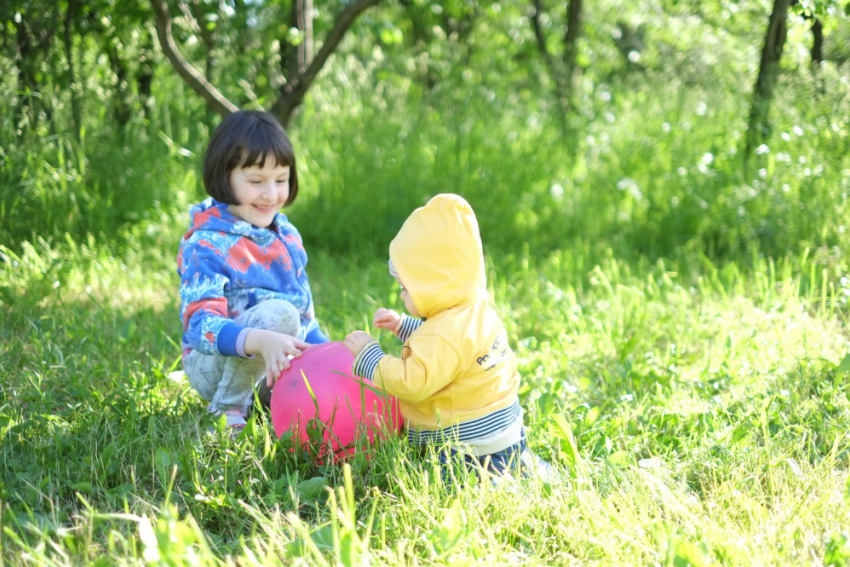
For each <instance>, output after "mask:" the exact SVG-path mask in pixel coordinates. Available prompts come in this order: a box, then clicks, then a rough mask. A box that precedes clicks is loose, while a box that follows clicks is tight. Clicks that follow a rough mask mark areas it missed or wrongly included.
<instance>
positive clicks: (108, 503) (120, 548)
mask: <svg viewBox="0 0 850 567" xmlns="http://www.w3.org/2000/svg"><path fill="white" fill-rule="evenodd" d="M50 250H52V249H47V248H44V247H42V248H41V249H39V248H38V247H36V248H32V249H31V251H30V252H29V254H28V255H25V254H24V255H20V256H19V257H13V256H11V255H10V253H9V252H8V251H5V254H6V258H5V259H4V262H3V264H2V269H3V271H2V273H0V274H2V275H0V286H2V287H0V289H2V293H3V295H2V298H3V305H2V310H0V317H2V325H1V326H0V328H2V331H0V332H1V333H2V353H0V388H2V397H0V399H2V407H0V435H1V436H2V437H0V439H2V448H0V500H2V523H3V533H2V539H0V542H1V543H2V557H3V561H4V562H5V563H6V564H9V565H31V564H39V565H40V564H45V565H80V564H83V565H88V564H98V565H107V564H109V565H112V564H161V565H198V564H199V565H207V564H237V563H238V564H240V565H275V564H304V565H333V564H338V563H341V564H344V565H366V564H371V565H439V564H451V565H465V564H477V563H481V564H506V565H508V564H509V565H579V564H582V565H585V564H598V565H611V564H634V565H686V564H688V563H690V564H691V565H695V566H696V565H709V564H715V565H717V564H723V565H778V564H783V565H823V564H837V565H841V564H846V562H847V561H848V558H850V543H848V537H850V536H848V528H847V526H848V525H850V493H848V490H850V485H848V483H847V464H848V423H850V402H848V398H847V380H846V372H847V370H848V364H850V360H848V363H845V364H841V362H842V360H843V357H844V355H845V354H846V352H847V350H848V348H847V347H848V335H847V332H846V330H845V329H844V326H843V321H844V320H843V317H844V307H843V304H842V303H841V301H840V299H841V297H843V295H842V292H841V290H837V291H836V292H835V293H834V294H833V295H830V297H829V298H827V300H823V297H822V295H821V291H822V290H821V287H820V285H818V284H817V283H816V282H815V285H812V283H813V281H814V280H813V279H812V278H811V276H812V275H813V274H815V273H816V271H814V270H812V265H811V261H809V260H807V259H805V258H797V259H791V260H789V261H787V262H780V263H777V264H776V265H772V266H771V265H768V264H766V263H765V264H763V265H762V266H760V267H757V268H756V270H755V271H754V272H753V271H751V272H750V274H749V275H744V274H743V273H742V272H741V271H739V269H738V268H737V267H735V266H734V265H729V266H727V267H725V268H723V269H719V270H718V269H715V268H714V267H712V266H710V265H708V264H707V263H704V262H703V263H698V262H697V261H694V262H693V263H691V264H689V263H687V262H684V261H683V262H681V264H682V265H679V266H672V265H670V264H669V263H668V265H664V264H663V263H660V262H659V263H657V264H654V265H649V264H646V263H641V262H638V263H637V264H635V265H633V266H632V267H631V268H629V267H628V266H627V265H625V264H624V263H622V262H618V261H616V260H614V259H608V260H605V261H602V262H600V265H599V266H598V267H596V268H593V269H592V270H590V271H589V272H587V273H574V271H571V270H569V269H567V267H566V266H567V265H569V264H570V262H571V261H570V259H569V258H568V254H567V253H562V254H554V255H551V256H549V257H547V258H545V259H539V260H537V259H534V258H528V257H525V258H522V257H520V258H515V257H498V256H497V257H492V256H491V257H490V258H488V267H489V270H490V287H491V291H492V294H493V297H494V301H495V304H496V306H497V308H498V310H499V311H500V313H501V314H502V315H503V317H504V318H505V319H506V321H508V323H509V331H510V333H511V334H512V336H513V346H514V348H515V350H516V352H517V355H518V357H519V360H520V362H521V371H522V374H523V380H524V383H523V387H522V390H521V396H522V401H523V406H524V408H525V411H526V421H527V424H528V426H529V431H530V437H531V445H532V447H533V448H534V449H535V451H537V452H538V453H539V454H540V455H541V456H543V457H544V458H546V459H548V460H550V461H551V462H553V463H555V464H556V466H557V467H558V468H559V470H560V471H561V472H562V474H563V477H564V480H563V482H561V483H557V482H556V483H552V484H546V483H543V482H541V481H539V480H536V479H531V480H525V481H523V480H507V481H504V482H501V483H499V484H497V485H492V484H490V483H483V484H480V483H476V482H474V481H473V480H471V479H467V483H466V485H465V486H464V487H463V488H462V489H455V490H446V488H445V487H443V486H441V485H440V483H439V481H438V480H436V477H435V476H434V474H433V471H432V470H431V467H430V465H429V464H428V462H427V460H426V461H422V460H421V459H420V458H419V457H418V456H417V455H415V454H414V453H413V452H412V451H411V450H409V449H408V448H407V447H406V445H405V443H403V442H392V443H388V444H386V445H383V446H380V447H378V448H376V449H375V451H374V453H373V454H371V455H370V456H369V459H366V458H365V456H363V455H361V456H359V457H358V458H355V459H352V460H351V461H350V462H349V463H348V466H347V467H345V468H343V467H340V466H327V465H326V466H317V465H315V464H313V462H312V460H310V459H309V458H305V457H304V456H303V455H300V454H298V453H292V452H290V451H288V450H287V449H286V447H285V446H284V445H281V444H278V443H276V442H275V438H274V435H273V433H272V432H271V428H270V425H269V424H267V423H265V421H264V420H263V419H262V418H260V419H258V420H257V421H255V422H253V425H252V427H251V428H249V430H248V433H246V434H245V435H244V436H243V437H242V438H241V439H239V440H236V441H230V440H229V439H228V437H227V435H226V434H225V433H224V432H223V431H221V430H220V428H219V429H218V430H215V428H213V429H214V431H215V432H213V433H211V432H210V426H211V425H213V426H214V425H215V424H214V423H213V422H212V420H211V419H210V418H209V417H208V416H207V415H206V412H205V409H204V403H203V402H202V400H200V398H199V397H198V396H197V395H196V394H194V393H193V392H192V391H191V390H190V389H189V388H188V387H187V386H186V385H185V384H184V383H182V382H180V381H175V380H173V379H170V378H169V376H172V378H173V377H174V376H175V375H174V374H172V372H173V371H175V370H179V361H178V357H179V347H178V344H177V343H178V342H179V335H180V324H179V319H178V316H177V312H176V309H177V305H176V301H175V290H176V286H177V281H176V275H175V274H174V272H173V269H172V266H171V261H172V259H171V258H170V257H169V255H168V254H167V253H165V254H161V253H160V252H156V251H155V250H168V247H167V246H163V247H161V248H150V249H148V248H146V247H143V246H138V247H136V248H135V251H133V250H134V249H133V247H132V246H131V247H130V251H129V252H124V253H122V254H116V256H115V257H112V256H109V254H108V253H107V252H105V251H103V250H101V251H100V252H95V251H94V248H90V247H88V246H86V245H81V244H77V246H76V249H75V250H74V251H70V250H68V249H67V248H66V249H65V250H64V252H63V253H62V254H59V253H58V252H57V251H56V250H54V251H53V253H54V256H55V258H54V260H51V252H50ZM39 262H43V264H39ZM51 266H52V267H51ZM385 266H386V263H385V261H384V259H382V258H375V259H361V260H359V261H353V260H343V259H340V258H337V257H334V256H330V255H327V254H322V253H317V254H314V255H313V258H312V260H311V266H310V267H311V278H312V280H313V284H314V293H315V296H316V298H317V303H318V314H319V317H320V318H321V319H322V320H323V322H324V324H325V326H326V328H327V330H328V331H329V333H330V335H331V336H332V338H334V339H341V338H342V337H343V336H344V334H345V333H346V332H347V331H349V330H352V329H355V328H364V327H365V325H366V323H367V321H368V319H369V317H370V315H371V313H372V311H373V310H374V308H375V307H376V306H377V305H386V304H389V305H394V306H396V307H398V308H400V307H401V304H400V302H399V300H398V298H397V296H396V294H397V291H396V286H394V285H393V282H392V280H391V279H390V278H389V277H388V276H387V274H386V267H385ZM380 338H381V340H382V342H383V343H384V346H385V347H386V348H387V349H393V348H397V345H396V344H395V343H394V339H393V338H392V337H390V336H388V335H381V337H380ZM839 364H841V367H840V368H839V367H838V365H839ZM830 562H831V563H830Z"/></svg>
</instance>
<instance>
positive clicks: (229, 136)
mask: <svg viewBox="0 0 850 567" xmlns="http://www.w3.org/2000/svg"><path fill="white" fill-rule="evenodd" d="M269 156H271V157H273V158H274V160H275V162H276V163H277V165H282V166H287V165H288V166H289V198H288V199H287V200H286V203H284V204H283V206H284V207H287V206H289V205H291V204H292V203H293V202H294V201H295V197H296V196H297V195H298V173H297V172H296V171H295V152H294V151H293V150H292V143H291V142H290V141H289V137H288V136H287V135H286V132H285V131H284V129H283V126H281V125H280V122H278V121H277V119H276V118H275V117H274V116H272V115H271V114H269V113H268V112H262V111H260V110H238V111H236V112H234V113H233V114H231V115H229V116H227V117H226V118H225V119H224V120H222V121H221V123H220V124H219V125H218V128H216V129H215V132H213V135H212V138H211V139H210V145H209V146H207V154H206V156H204V188H206V190H207V194H208V195H209V196H210V197H212V198H213V199H215V200H216V201H218V202H219V203H224V204H226V205H240V204H241V203H238V202H237V201H236V198H235V197H234V196H233V189H232V188H231V187H230V172H231V171H233V170H234V169H236V168H237V167H246V166H252V165H256V166H259V167H263V166H265V163H266V158H268V157H269Z"/></svg>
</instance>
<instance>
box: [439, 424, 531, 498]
mask: <svg viewBox="0 0 850 567" xmlns="http://www.w3.org/2000/svg"><path fill="white" fill-rule="evenodd" d="M526 450H527V444H526V437H525V429H524V428H523V430H522V433H521V437H520V440H519V442H517V443H514V444H513V445H511V446H510V447H508V448H507V449H503V450H501V451H497V452H495V453H490V454H489V455H477V456H476V455H468V454H466V453H461V452H460V451H455V450H454V449H452V448H451V447H443V448H441V449H438V451H437V458H438V459H439V460H440V475H441V476H442V478H443V484H446V485H448V484H450V483H451V481H452V476H455V477H457V476H458V473H460V469H459V466H460V465H463V466H464V467H465V468H466V470H467V471H469V472H474V473H475V474H476V475H478V477H479V479H480V478H481V473H482V471H486V472H488V473H490V474H493V475H496V476H503V475H506V474H508V473H513V474H517V473H521V472H522V462H521V457H522V454H523V452H524V451H526Z"/></svg>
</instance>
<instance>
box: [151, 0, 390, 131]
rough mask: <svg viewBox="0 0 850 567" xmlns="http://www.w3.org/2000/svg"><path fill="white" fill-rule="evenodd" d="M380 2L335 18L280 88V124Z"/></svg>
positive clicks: (368, 1) (276, 109)
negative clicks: (313, 52) (355, 26)
mask: <svg viewBox="0 0 850 567" xmlns="http://www.w3.org/2000/svg"><path fill="white" fill-rule="evenodd" d="M151 1H156V0H151ZM381 1H382V0H355V1H354V2H352V3H351V4H349V5H348V6H347V7H346V8H345V10H343V11H342V13H341V14H340V15H339V18H337V21H336V23H335V24H334V27H333V28H332V29H331V31H330V32H329V33H328V36H327V37H326V38H325V42H324V43H323V44H322V48H321V49H320V50H319V52H318V53H317V54H316V58H315V59H313V60H312V61H311V62H310V64H309V66H308V67H307V69H306V70H304V72H300V70H299V73H298V74H297V75H296V76H295V77H292V78H291V79H289V80H288V81H287V82H286V84H285V85H283V86H281V88H280V94H279V95H278V98H277V100H276V101H275V103H274V106H273V107H272V113H274V114H275V115H276V116H277V117H278V118H279V119H280V120H281V122H283V123H284V124H286V123H287V122H288V121H289V117H290V116H291V115H292V112H293V111H294V110H295V108H296V107H297V106H298V105H299V104H301V101H302V100H303V99H304V95H305V94H306V92H307V90H308V89H309V88H310V86H311V85H312V84H313V81H315V80H316V77H317V76H318V74H319V71H321V70H322V67H324V66H325V63H326V62H327V60H328V58H329V57H330V56H331V54H332V53H333V52H334V50H336V48H337V46H338V45H339V42H340V41H342V38H343V37H344V36H345V33H346V32H347V31H348V29H349V28H350V27H351V25H352V24H353V23H354V20H356V19H357V16H359V15H360V14H361V13H362V12H364V11H365V10H366V9H368V8H371V7H372V6H374V5H376V4H379V3H380V2H381Z"/></svg>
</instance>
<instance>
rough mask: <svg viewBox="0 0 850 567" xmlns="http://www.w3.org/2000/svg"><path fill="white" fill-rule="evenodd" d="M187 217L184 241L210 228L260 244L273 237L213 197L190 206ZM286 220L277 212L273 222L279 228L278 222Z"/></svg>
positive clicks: (263, 244) (269, 240) (269, 241)
mask: <svg viewBox="0 0 850 567" xmlns="http://www.w3.org/2000/svg"><path fill="white" fill-rule="evenodd" d="M189 219H190V222H191V226H190V227H189V230H188V231H186V235H185V236H184V237H183V240H184V241H186V240H189V237H191V236H192V234H194V233H195V232H197V231H199V230H211V231H215V232H224V233H227V234H235V235H238V236H244V237H246V238H250V239H251V240H253V241H254V242H256V243H257V244H260V245H262V246H266V245H268V244H270V243H271V242H272V241H274V239H275V235H274V231H271V230H269V229H267V228H258V227H256V226H254V225H252V224H251V223H249V222H246V221H244V220H242V219H240V218H239V217H237V216H236V215H234V214H233V213H231V212H230V211H228V210H227V205H226V204H224V203H219V202H218V201H216V200H215V199H213V198H209V199H206V200H204V201H202V202H200V203H198V204H197V205H193V206H192V207H190V208H189ZM286 220H287V219H286V215H284V214H282V213H278V214H277V215H275V220H274V224H275V226H277V227H278V228H280V224H281V223H285V222H286ZM278 232H280V230H278Z"/></svg>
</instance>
